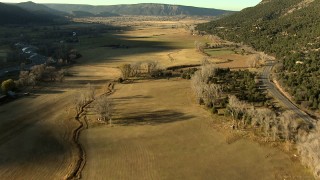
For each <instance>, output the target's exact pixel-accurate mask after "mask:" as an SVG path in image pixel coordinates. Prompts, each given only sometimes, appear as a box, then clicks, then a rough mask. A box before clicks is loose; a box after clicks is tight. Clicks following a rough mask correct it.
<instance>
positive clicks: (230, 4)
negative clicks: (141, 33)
mask: <svg viewBox="0 0 320 180" xmlns="http://www.w3.org/2000/svg"><path fill="white" fill-rule="evenodd" d="M4 1H5V2H11V3H17V2H24V1H23V0H4ZM26 1H27V0H26ZM32 1H33V2H35V3H64V4H66V3H67V4H91V5H113V4H137V3H163V4H179V5H188V6H196V7H208V8H217V9H227V10H241V9H243V8H245V7H250V6H255V5H256V4H258V3H259V2H260V1H261V0H180V1H178V0H113V1H110V0H32Z"/></svg>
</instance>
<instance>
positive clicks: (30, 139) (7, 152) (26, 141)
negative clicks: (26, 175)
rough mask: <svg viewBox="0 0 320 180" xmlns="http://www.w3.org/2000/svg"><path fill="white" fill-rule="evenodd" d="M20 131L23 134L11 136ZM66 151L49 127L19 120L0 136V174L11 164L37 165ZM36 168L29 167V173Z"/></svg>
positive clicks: (51, 160)
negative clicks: (17, 126)
mask: <svg viewBox="0 0 320 180" xmlns="http://www.w3.org/2000/svg"><path fill="white" fill-rule="evenodd" d="M31 126H32V128H31ZM26 127H30V128H26ZM26 129H27V130H26ZM20 133H23V135H20V136H19V138H13V137H14V136H16V135H17V134H20ZM66 152H67V148H66V147H65V146H64V145H63V144H62V143H61V140H60V141H59V140H58V138H57V137H56V136H54V133H53V131H52V129H51V128H50V127H43V126H39V125H35V124H33V122H30V123H24V122H20V125H19V128H15V129H14V131H12V132H9V133H6V136H1V137H0V172H1V173H0V174H3V172H2V171H3V170H4V169H7V168H10V167H12V166H13V167H14V166H19V167H20V166H22V165H27V164H32V166H33V167H37V166H40V164H42V165H43V162H45V163H49V164H50V162H54V161H56V160H57V157H58V156H63V154H65V153H66ZM54 163H56V162H54ZM29 167H30V166H29ZM12 170H14V169H12ZM36 170H37V169H30V171H31V173H36ZM11 173H12V172H11Z"/></svg>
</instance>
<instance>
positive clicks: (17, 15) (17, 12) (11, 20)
mask: <svg viewBox="0 0 320 180" xmlns="http://www.w3.org/2000/svg"><path fill="white" fill-rule="evenodd" d="M51 21H52V20H51V19H49V18H48V17H45V16H39V15H36V14H33V13H31V12H29V11H27V10H24V9H22V8H20V7H17V6H14V5H8V4H4V3H0V24H28V23H47V22H51Z"/></svg>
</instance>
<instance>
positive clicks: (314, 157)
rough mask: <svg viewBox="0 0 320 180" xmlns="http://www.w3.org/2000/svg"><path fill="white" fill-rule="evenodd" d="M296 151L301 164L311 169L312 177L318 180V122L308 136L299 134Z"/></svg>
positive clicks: (319, 137)
mask: <svg viewBox="0 0 320 180" xmlns="http://www.w3.org/2000/svg"><path fill="white" fill-rule="evenodd" d="M297 149H298V152H299V154H300V156H301V162H302V163H303V164H304V165H306V166H307V167H309V168H310V169H312V171H313V174H314V176H315V177H316V178H317V179H319V178H320V155H319V152H320V122H318V123H317V125H316V127H315V129H314V130H313V131H311V132H309V134H307V133H299V141H298V143H297Z"/></svg>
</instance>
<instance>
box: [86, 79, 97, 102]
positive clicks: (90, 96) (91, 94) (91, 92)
mask: <svg viewBox="0 0 320 180" xmlns="http://www.w3.org/2000/svg"><path fill="white" fill-rule="evenodd" d="M86 86H87V87H86V92H85V96H86V98H85V99H86V100H87V101H92V100H94V98H95V95H96V89H95V87H94V86H92V85H91V84H90V83H89V84H87V85H86Z"/></svg>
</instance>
